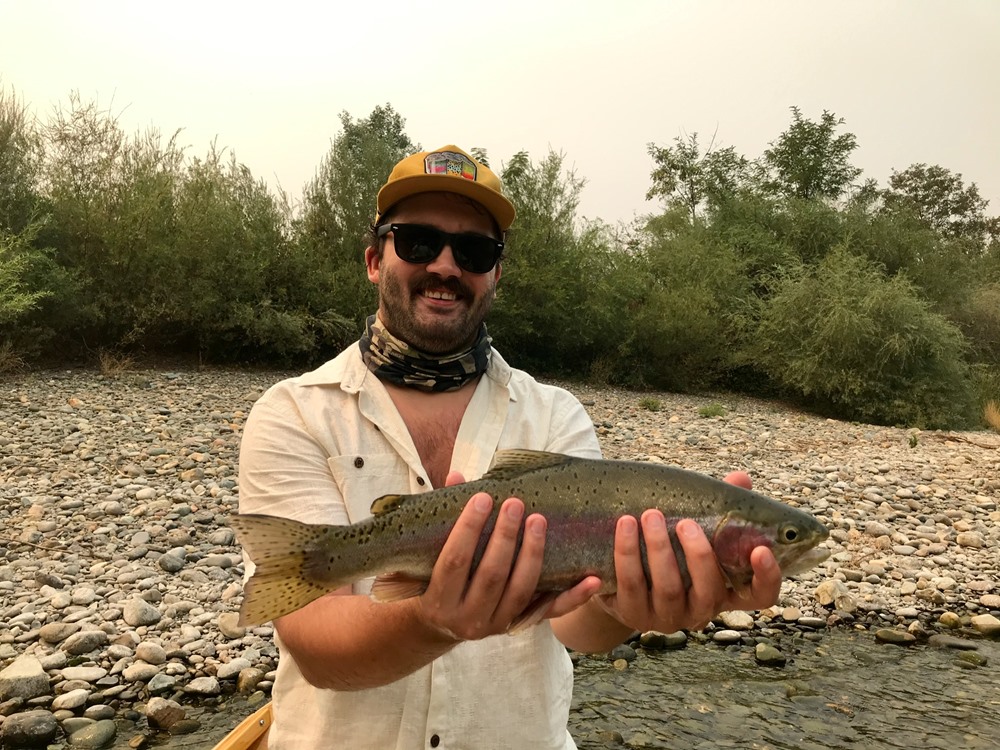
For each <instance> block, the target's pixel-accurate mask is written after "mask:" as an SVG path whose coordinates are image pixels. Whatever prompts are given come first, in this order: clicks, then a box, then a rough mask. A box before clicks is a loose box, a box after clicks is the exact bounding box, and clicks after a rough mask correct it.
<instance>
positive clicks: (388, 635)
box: [275, 595, 457, 690]
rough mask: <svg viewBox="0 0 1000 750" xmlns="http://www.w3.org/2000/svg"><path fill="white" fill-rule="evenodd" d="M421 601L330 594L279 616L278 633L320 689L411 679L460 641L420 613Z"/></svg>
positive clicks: (363, 686)
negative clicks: (412, 674)
mask: <svg viewBox="0 0 1000 750" xmlns="http://www.w3.org/2000/svg"><path fill="white" fill-rule="evenodd" d="M419 606H420V604H419V602H418V600H417V599H415V598H414V599H406V600H403V601H400V602H391V603H379V602H374V601H372V600H371V599H369V598H368V597H366V596H356V595H328V596H324V597H322V598H320V599H317V600H316V601H314V602H312V603H311V604H309V605H308V606H306V607H303V608H302V609H301V610H299V611H297V612H294V613H292V614H291V615H286V616H285V617H282V618H280V619H279V620H278V621H277V622H276V623H275V625H276V627H277V630H278V634H279V635H280V636H281V641H282V643H283V645H284V647H285V649H286V651H287V652H288V653H290V654H291V656H292V657H293V658H294V659H295V663H296V664H297V665H298V667H299V670H300V671H301V672H302V674H303V676H304V677H305V678H306V680H307V681H308V682H309V683H310V684H312V685H313V686H315V687H318V688H327V689H333V690H364V689H367V688H374V687H380V686H382V685H387V684H389V683H391V682H395V681H396V680H399V679H402V678H403V677H406V676H407V675H408V674H411V673H413V672H415V671H416V670H418V669H420V668H421V667H423V666H425V665H427V664H429V663H431V662H432V661H434V659H436V658H438V657H439V656H441V655H442V654H444V653H446V652H448V651H449V650H451V649H452V648H453V647H454V646H455V645H456V643H457V641H456V640H455V639H453V638H450V637H448V635H447V634H445V633H442V632H440V631H438V630H436V629H434V628H433V627H432V626H431V625H429V624H427V623H426V622H425V621H424V620H423V619H422V618H421V617H420V616H419V614H418V607H419Z"/></svg>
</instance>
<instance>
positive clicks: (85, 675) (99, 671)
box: [62, 667, 108, 682]
mask: <svg viewBox="0 0 1000 750" xmlns="http://www.w3.org/2000/svg"><path fill="white" fill-rule="evenodd" d="M107 674H108V670H106V669H105V668H104V667H64V668H63V669H62V676H63V679H64V680H83V681H84V682H97V681H98V680H99V679H101V678H102V677H106V676H107Z"/></svg>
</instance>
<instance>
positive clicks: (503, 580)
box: [419, 472, 600, 640]
mask: <svg viewBox="0 0 1000 750" xmlns="http://www.w3.org/2000/svg"><path fill="white" fill-rule="evenodd" d="M463 481H464V479H463V477H462V475H461V474H460V473H458V472H451V473H450V474H449V475H448V479H447V481H446V484H447V485H449V486H450V485H453V484H460V483H461V482H463ZM493 503H494V501H493V499H492V498H490V496H489V495H487V494H486V493H483V492H481V493H478V494H476V495H473V496H472V497H471V498H470V500H469V502H468V504H467V505H466V506H465V509H464V510H463V511H462V514H461V515H460V516H459V518H458V521H457V522H456V524H455V527H454V528H453V529H452V531H451V534H449V536H448V539H447V541H446V542H445V544H444V547H443V548H442V550H441V554H440V555H439V556H438V559H437V562H436V563H435V565H434V570H433V572H432V573H431V580H430V583H429V584H428V587H427V591H425V592H424V594H423V595H422V596H421V597H420V599H419V601H420V611H421V613H422V617H423V619H424V621H425V622H426V623H427V624H428V625H429V626H431V627H432V628H433V629H434V630H436V631H438V632H439V633H440V634H441V635H442V636H443V637H446V638H451V639H455V640H477V639H479V638H485V637H486V636H489V635H496V634H498V633H504V632H507V630H508V629H509V628H510V624H511V623H512V622H513V621H514V620H516V619H517V617H518V616H519V615H521V614H522V613H523V612H524V611H525V610H526V609H527V608H528V606H529V605H530V604H531V602H532V600H533V599H534V593H535V588H536V587H537V585H538V578H539V575H540V573H541V569H542V556H543V554H544V550H545V530H546V522H545V518H543V517H542V516H541V515H539V514H537V513H535V514H532V515H530V516H528V517H527V518H524V503H523V502H521V500H519V499H518V498H513V497H512V498H507V499H506V500H504V501H503V503H502V504H501V506H500V512H499V514H498V516H497V521H496V525H495V526H494V529H493V532H492V534H491V535H490V539H489V542H488V543H487V545H486V551H485V552H484V553H483V558H482V560H481V561H480V563H479V566H478V567H477V568H476V569H475V570H474V571H473V570H472V561H473V557H474V555H475V551H476V547H477V546H478V544H479V538H480V536H481V534H482V532H483V529H484V527H485V525H486V521H487V519H488V518H489V516H490V514H491V513H492V511H493ZM522 522H523V525H524V538H523V541H522V543H521V548H520V551H519V552H518V554H517V557H516V558H515V556H514V549H515V546H516V543H517V536H518V532H519V531H520V529H521V526H522ZM599 587H600V580H599V579H597V578H595V577H593V576H591V577H588V578H587V579H585V580H584V581H582V582H580V583H579V584H577V585H576V586H575V587H573V588H572V589H570V590H568V591H565V592H563V593H562V594H560V595H559V596H558V597H557V598H556V599H555V601H553V602H552V604H551V605H550V606H549V608H548V610H547V611H546V614H545V616H546V617H558V616H560V615H562V614H565V613H566V612H569V611H570V610H573V609H576V608H577V607H579V606H580V605H581V604H583V603H584V602H586V601H587V599H589V598H590V597H591V596H593V594H594V593H595V592H596V591H597V589H598V588H599Z"/></svg>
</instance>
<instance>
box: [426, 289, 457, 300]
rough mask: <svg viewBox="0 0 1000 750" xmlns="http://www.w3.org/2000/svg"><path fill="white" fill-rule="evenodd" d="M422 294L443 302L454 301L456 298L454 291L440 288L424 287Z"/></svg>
mask: <svg viewBox="0 0 1000 750" xmlns="http://www.w3.org/2000/svg"><path fill="white" fill-rule="evenodd" d="M423 295H424V296H425V297H428V298H430V299H438V300H441V301H443V302H455V301H457V300H458V295H457V294H455V293H454V292H447V291H444V290H442V289H425V290H424V291H423Z"/></svg>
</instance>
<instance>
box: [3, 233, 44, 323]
mask: <svg viewBox="0 0 1000 750" xmlns="http://www.w3.org/2000/svg"><path fill="white" fill-rule="evenodd" d="M33 234H34V232H33V231H32V230H31V229H28V230H26V231H25V232H23V233H21V234H16V235H15V234H9V233H8V232H7V231H6V230H3V229H0V324H3V326H4V327H5V328H7V326H9V325H11V324H13V323H15V322H16V321H17V320H18V319H19V318H21V317H23V316H24V315H25V313H27V312H28V311H30V310H32V309H34V308H35V307H36V306H37V305H38V302H39V301H40V300H42V299H44V298H45V297H48V296H50V294H51V292H49V291H47V290H38V289H31V288H29V286H28V284H27V283H26V280H25V277H26V276H27V273H28V271H29V266H30V264H31V260H32V256H33V255H37V254H38V251H37V250H35V248H33V247H32V246H31V240H32V238H33V237H32V235H33ZM8 330H9V329H8Z"/></svg>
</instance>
